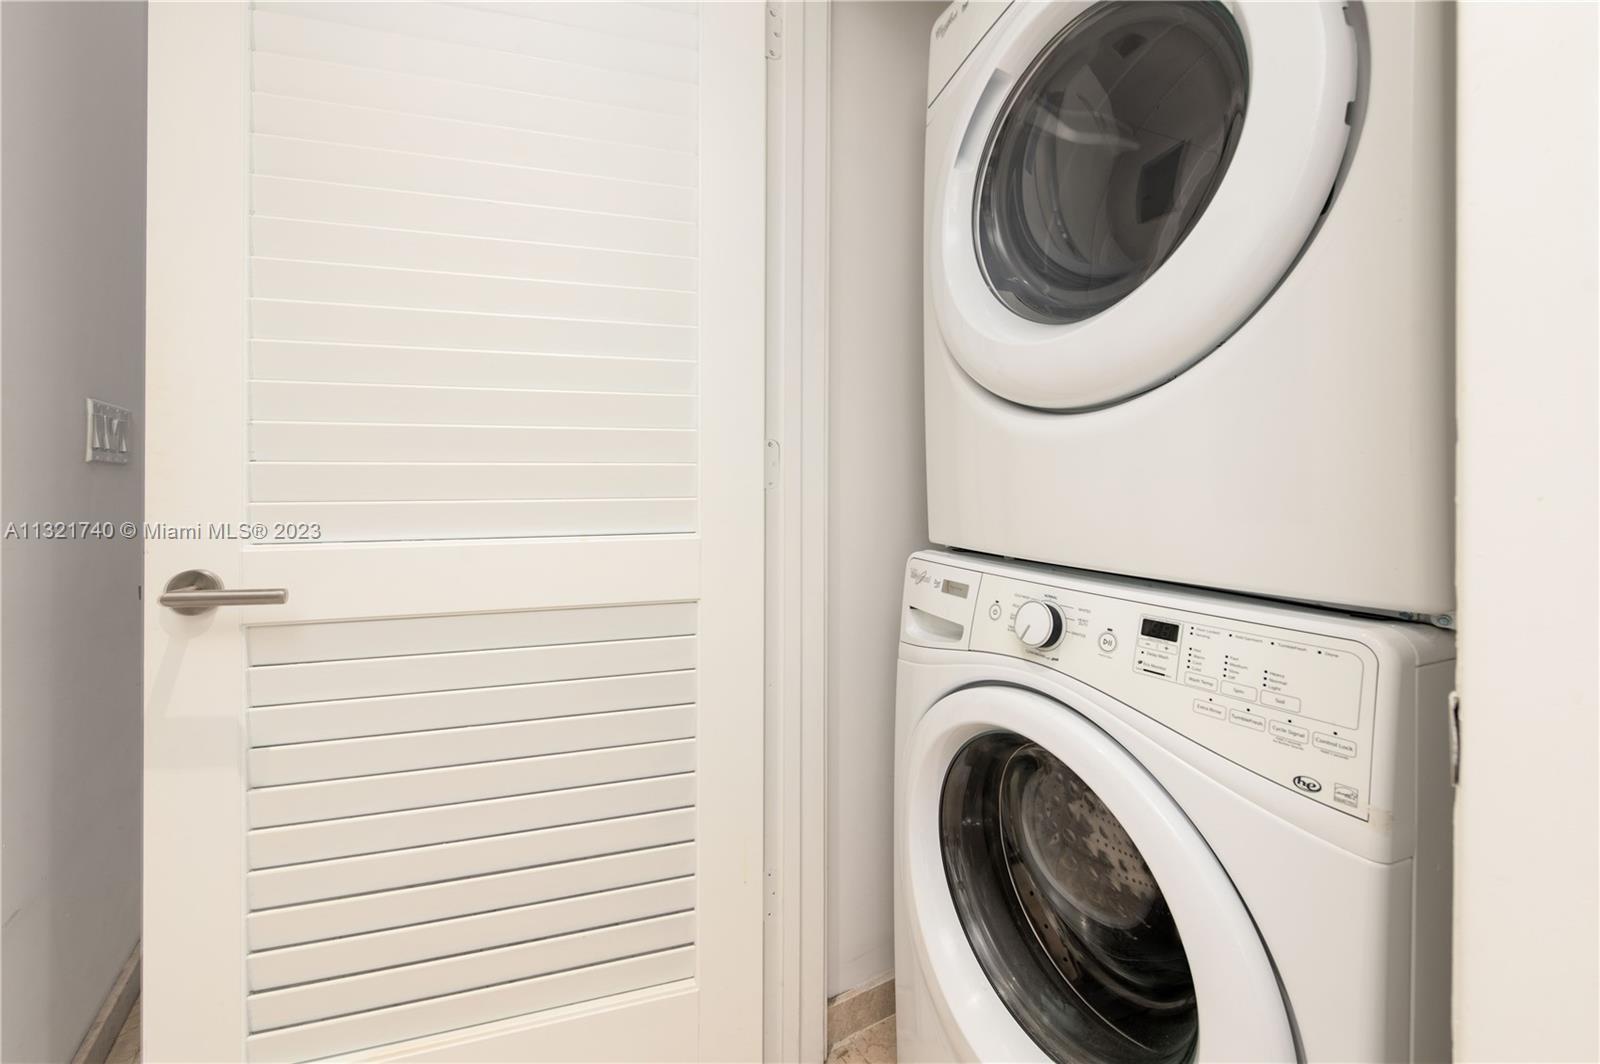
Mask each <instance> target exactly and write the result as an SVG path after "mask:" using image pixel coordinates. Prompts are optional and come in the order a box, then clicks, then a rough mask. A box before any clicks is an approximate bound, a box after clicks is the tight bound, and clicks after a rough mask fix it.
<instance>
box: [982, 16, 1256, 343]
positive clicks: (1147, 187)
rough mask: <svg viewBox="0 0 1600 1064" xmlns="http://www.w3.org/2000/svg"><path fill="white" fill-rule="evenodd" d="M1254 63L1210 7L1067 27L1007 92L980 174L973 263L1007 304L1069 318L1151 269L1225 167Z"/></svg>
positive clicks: (1037, 315) (1186, 227)
mask: <svg viewBox="0 0 1600 1064" xmlns="http://www.w3.org/2000/svg"><path fill="white" fill-rule="evenodd" d="M1247 69H1248V64H1247V60H1246V55H1245V42H1244V36H1243V34H1241V33H1240V31H1239V27H1238V25H1237V24H1236V23H1235V22H1234V20H1233V16H1232V15H1230V14H1229V13H1228V11H1227V9H1225V8H1224V7H1223V6H1222V5H1221V4H1219V3H1215V2H1212V0H1204V2H1194V0H1190V2H1175V0H1131V2H1130V0H1109V2H1106V3H1100V4H1096V5H1094V6H1093V7H1091V8H1090V9H1089V10H1088V11H1087V12H1086V13H1084V14H1083V15H1082V16H1080V17H1079V18H1077V19H1075V20H1074V21H1073V22H1071V23H1069V24H1068V25H1067V27H1066V28H1065V29H1063V30H1062V31H1061V33H1059V34H1058V35H1057V36H1056V38H1055V39H1054V40H1053V41H1052V42H1051V43H1050V45H1049V46H1048V47H1046V48H1045V50H1044V52H1043V53H1042V54H1041V55H1040V57H1039V58H1038V59H1037V60H1035V61H1034V64H1033V66H1032V67H1031V68H1030V69H1029V70H1028V71H1027V73H1026V74H1024V75H1023V77H1022V79H1021V81H1020V83H1019V84H1018V86H1017V88H1016V90H1015V91H1014V92H1013V93H1012V94H1011V96H1010V98H1009V99H1008V100H1007V101H1006V104H1005V106H1004V108H1003V109H1002V110H1001V112H1000V118H999V121H998V122H997V123H996V124H995V128H994V132H993V134H992V135H991V136H990V139H989V143H988V146H987V148H986V149H985V153H984V158H983V164H982V166H981V168H980V171H979V175H978V186H977V187H978V192H977V196H976V202H975V204H974V214H975V219H974V240H975V244H976V247H977V254H978V264H979V267H980V268H981V270H982V272H983V275H984V278H985V280H986V281H987V282H988V285H989V287H990V289H991V290H992V291H993V292H994V294H995V295H996V296H997V297H999V299H1000V301H1001V302H1002V303H1004V304H1005V305H1006V306H1007V307H1009V308H1010V309H1011V310H1012V311H1013V312H1014V313H1016V314H1019V315H1021V316H1022V317H1024V318H1028V319H1030V320H1032V321H1037V322H1042V323H1045V324H1052V325H1057V324H1066V323H1070V322H1075V321H1082V320H1083V319H1085V318H1089V317H1093V316H1094V315H1096V314H1098V313H1100V312H1101V311H1103V310H1105V309H1106V308H1107V307H1110V306H1112V305H1113V304H1115V303H1116V302H1117V301H1118V300H1120V299H1122V298H1123V297H1125V296H1127V295H1128V293H1130V292H1132V291H1133V290H1134V289H1135V288H1137V287H1138V286H1139V285H1140V284H1141V283H1142V282H1143V281H1144V279H1145V278H1147V277H1149V276H1150V275H1151V274H1152V273H1154V272H1155V271H1156V270H1157V269H1158V268H1159V267H1160V266H1161V264H1162V263H1163V262H1165V261H1166V259H1167V257H1168V256H1170V255H1171V254H1172V252H1173V251H1174V250H1175V249H1176V248H1177V247H1178V245H1179V244H1181V243H1182V242H1183V239H1184V237H1185V236H1187V235H1188V233H1189V231H1190V229H1192V228H1193V227H1194V223H1195V221H1196V220H1197V219H1198V218H1199V217H1200V215H1201V214H1202V213H1203V212H1204V211H1205V209H1206V205H1207V204H1208V203H1209V202H1210V201H1211V197H1212V194H1213V193H1214V192H1215V191H1216V189H1217V186H1218V184H1219V183H1220V182H1221V181H1222V177H1223V174H1224V173H1225V172H1226V171H1227V169H1228V162H1229V160H1230V159H1231V157H1232V155H1233V150H1234V146H1235V145H1236V144H1237V142H1238V138H1239V132H1240V129H1241V128H1242V126H1243V119H1244V111H1245V98H1246V95H1247V89H1248V76H1247Z"/></svg>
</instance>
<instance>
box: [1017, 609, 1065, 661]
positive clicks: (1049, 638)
mask: <svg viewBox="0 0 1600 1064" xmlns="http://www.w3.org/2000/svg"><path fill="white" fill-rule="evenodd" d="M1064 627H1065V625H1064V624H1063V622H1062V620H1061V611H1060V610H1059V609H1058V608H1056V607H1055V606H1052V605H1050V603H1048V602H1040V601H1039V600H1038V599H1029V600H1028V601H1027V602H1024V603H1023V604H1022V606H1021V607H1020V608H1019V609H1018V610H1017V619H1016V621H1015V622H1014V623H1013V624H1012V631H1014V632H1016V633H1017V638H1018V639H1020V640H1021V641H1022V645H1023V646H1025V647H1031V648H1032V649H1034V650H1049V649H1050V648H1051V647H1053V646H1055V645H1056V644H1057V643H1059V642H1061V633H1062V631H1063V629H1064Z"/></svg>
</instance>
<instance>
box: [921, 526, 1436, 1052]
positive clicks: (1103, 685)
mask: <svg viewBox="0 0 1600 1064" xmlns="http://www.w3.org/2000/svg"><path fill="white" fill-rule="evenodd" d="M902 617H903V629H902V641H901V646H900V663H899V691H898V706H897V720H896V766H895V799H896V808H895V968H896V972H895V974H896V981H897V989H896V1003H897V1010H898V1016H899V1019H898V1033H899V1052H900V1059H901V1060H903V1061H907V1062H931V1061H995V1062H998V1061H1042V1060H1054V1061H1074V1062H1082V1061H1096V1062H1097V1064H1184V1062H1188V1061H1226V1062H1238V1061H1293V1060H1302V1061H1340V1062H1347V1061H1392V1060H1417V1061H1440V1060H1448V1059H1449V1058H1450V1042H1449V1002H1450V810H1449V806H1450V789H1451V786H1450V777H1449V751H1448V727H1447V724H1448V709H1447V702H1448V693H1449V691H1450V689H1451V681H1452V675H1453V660H1452V658H1453V653H1454V651H1453V643H1452V640H1451V639H1450V637H1449V635H1448V634H1446V633H1444V632H1441V631H1439V630H1438V629H1436V628H1433V627H1430V626H1426V625H1420V624H1402V623H1398V622H1393V621H1377V620H1371V619H1363V618H1358V617H1355V616H1352V615H1349V614H1340V613H1333V612H1331V611H1328V612H1323V611H1310V610H1304V609H1290V608H1287V607H1280V606H1274V605H1270V604H1265V603H1262V602H1259V601H1251V600H1246V599H1243V598H1240V597H1236V596H1231V595H1220V594H1215V593H1207V594H1201V593H1196V592H1188V591H1184V590H1181V589H1175V588H1171V587H1163V586H1159V585H1155V584H1152V583H1149V582H1144V581H1133V580H1126V579H1117V578H1110V577H1103V576H1095V575H1092V574H1087V573H1082V572H1075V571H1070V570H1065V569H1046V568H1043V567H1023V566H1019V565H1014V564H1007V563H1001V562H981V563H980V562H975V561H974V560H973V559H971V558H970V557H967V556H963V555H953V554H945V553H937V552H926V553H919V554H917V555H914V556H913V557H912V558H911V560H910V562H909V564H908V566H907V571H906V584H905V598H904V603H903V611H902Z"/></svg>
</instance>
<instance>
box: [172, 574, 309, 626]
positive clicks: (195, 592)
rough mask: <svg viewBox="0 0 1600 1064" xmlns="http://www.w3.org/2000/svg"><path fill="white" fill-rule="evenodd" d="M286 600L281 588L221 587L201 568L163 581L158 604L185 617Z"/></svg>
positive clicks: (270, 604)
mask: <svg viewBox="0 0 1600 1064" xmlns="http://www.w3.org/2000/svg"><path fill="white" fill-rule="evenodd" d="M288 601H289V589H288V588H285V587H238V588H233V589H231V590H230V589H229V588H225V587H223V586H222V578H221V577H220V576H218V575H217V574H216V573H212V572H207V571H206V570H204V569H185V570H184V571H183V572H181V573H179V574H178V575H177V576H175V577H173V578H172V579H171V580H168V581H167V587H166V590H165V591H163V592H162V593H161V604H162V605H163V606H165V607H167V608H168V609H170V610H172V611H173V612H174V613H181V614H183V615H185V616H187V617H193V616H197V615H198V614H202V613H210V612H211V611H212V610H214V609H216V608H217V607H218V606H281V605H283V604H284V603H285V602H288Z"/></svg>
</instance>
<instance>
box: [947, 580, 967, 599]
mask: <svg viewBox="0 0 1600 1064" xmlns="http://www.w3.org/2000/svg"><path fill="white" fill-rule="evenodd" d="M970 590H972V589H971V588H969V587H968V586H967V585H966V584H963V583H962V582H961V581H959V580H951V579H950V578H949V577H946V578H945V581H944V593H945V594H946V595H954V596H955V597H956V598H966V597H967V592H968V591H970Z"/></svg>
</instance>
